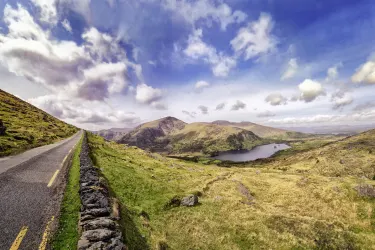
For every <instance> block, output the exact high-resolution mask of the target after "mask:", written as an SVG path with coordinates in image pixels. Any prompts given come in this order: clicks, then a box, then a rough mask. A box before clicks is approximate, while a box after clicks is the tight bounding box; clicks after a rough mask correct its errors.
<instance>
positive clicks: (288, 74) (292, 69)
mask: <svg viewBox="0 0 375 250" xmlns="http://www.w3.org/2000/svg"><path fill="white" fill-rule="evenodd" d="M297 70H298V63H297V59H296V58H292V59H290V60H289V62H288V68H287V69H286V70H285V72H284V73H283V75H282V76H281V80H286V79H290V78H292V77H293V76H294V75H295V74H296V73H297Z"/></svg>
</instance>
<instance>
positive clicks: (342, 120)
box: [267, 110, 375, 125]
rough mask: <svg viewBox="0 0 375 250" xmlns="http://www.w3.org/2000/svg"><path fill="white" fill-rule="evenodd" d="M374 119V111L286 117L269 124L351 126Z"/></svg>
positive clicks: (273, 120) (272, 120) (271, 121)
mask: <svg viewBox="0 0 375 250" xmlns="http://www.w3.org/2000/svg"><path fill="white" fill-rule="evenodd" d="M374 119H375V110H370V111H363V112H356V113H351V114H343V115H312V116H305V117H286V118H282V119H271V120H268V121H267V123H270V124H280V125H285V124H328V123H329V124H352V123H355V122H357V123H358V122H362V123H364V122H372V121H374Z"/></svg>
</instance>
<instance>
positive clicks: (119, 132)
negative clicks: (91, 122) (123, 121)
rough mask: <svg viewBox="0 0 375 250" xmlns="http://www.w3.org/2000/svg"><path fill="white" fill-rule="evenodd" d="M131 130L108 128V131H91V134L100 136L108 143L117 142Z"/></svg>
mask: <svg viewBox="0 0 375 250" xmlns="http://www.w3.org/2000/svg"><path fill="white" fill-rule="evenodd" d="M132 130H133V129H132V128H110V129H103V130H99V131H93V132H92V133H94V134H96V135H100V136H101V137H103V138H104V139H106V140H108V141H118V140H120V139H121V138H122V137H123V136H124V135H126V134H127V133H129V132H130V131H132Z"/></svg>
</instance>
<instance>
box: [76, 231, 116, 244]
mask: <svg viewBox="0 0 375 250" xmlns="http://www.w3.org/2000/svg"><path fill="white" fill-rule="evenodd" d="M115 236H116V232H115V231H112V230H109V229H96V230H88V231H85V232H83V234H82V237H83V238H85V239H87V240H89V241H105V240H108V239H110V238H112V237H115Z"/></svg>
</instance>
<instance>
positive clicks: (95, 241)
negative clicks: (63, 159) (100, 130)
mask: <svg viewBox="0 0 375 250" xmlns="http://www.w3.org/2000/svg"><path fill="white" fill-rule="evenodd" d="M89 150H90V149H89V146H88V143H87V135H86V133H85V134H84V138H83V143H82V150H81V155H80V166H81V169H80V191H79V193H80V198H81V205H82V206H81V213H80V220H79V228H80V231H81V237H80V240H79V241H78V249H79V250H83V249H90V250H91V249H92V250H93V249H113V250H122V249H126V248H125V246H124V244H123V241H122V234H121V230H120V227H119V224H118V222H117V221H118V220H119V219H120V218H119V212H118V209H113V207H116V206H114V204H113V200H111V198H110V197H109V192H108V188H107V186H106V184H105V181H104V179H103V178H101V177H100V176H99V173H98V170H97V168H95V167H94V165H93V163H92V161H91V159H90V155H89Z"/></svg>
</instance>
